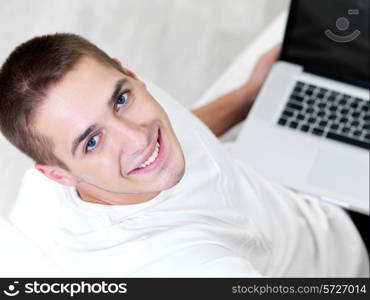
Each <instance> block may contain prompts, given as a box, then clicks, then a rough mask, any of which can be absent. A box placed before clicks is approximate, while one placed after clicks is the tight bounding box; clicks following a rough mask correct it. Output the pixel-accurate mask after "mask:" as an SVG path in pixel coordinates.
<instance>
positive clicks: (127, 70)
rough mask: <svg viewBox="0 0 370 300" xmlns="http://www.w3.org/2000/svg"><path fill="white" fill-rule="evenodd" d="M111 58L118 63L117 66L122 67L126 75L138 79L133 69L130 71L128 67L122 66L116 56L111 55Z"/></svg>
mask: <svg viewBox="0 0 370 300" xmlns="http://www.w3.org/2000/svg"><path fill="white" fill-rule="evenodd" d="M112 60H113V61H114V62H115V63H116V64H117V65H119V66H120V67H121V68H122V70H123V72H125V74H127V75H128V76H130V77H132V78H134V79H136V80H138V77H137V75H136V74H135V72H134V71H131V70H130V69H127V68H125V67H124V66H122V63H121V61H120V60H119V59H118V58H115V57H112Z"/></svg>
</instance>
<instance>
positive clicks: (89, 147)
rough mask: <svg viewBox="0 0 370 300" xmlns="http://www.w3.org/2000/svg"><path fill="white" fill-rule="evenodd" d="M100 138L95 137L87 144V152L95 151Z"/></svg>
mask: <svg viewBox="0 0 370 300" xmlns="http://www.w3.org/2000/svg"><path fill="white" fill-rule="evenodd" d="M99 139H100V137H99V136H98V135H95V136H93V137H92V138H91V139H89V141H88V142H87V144H86V147H85V151H86V152H91V151H94V150H95V148H96V147H97V145H98V143H99Z"/></svg>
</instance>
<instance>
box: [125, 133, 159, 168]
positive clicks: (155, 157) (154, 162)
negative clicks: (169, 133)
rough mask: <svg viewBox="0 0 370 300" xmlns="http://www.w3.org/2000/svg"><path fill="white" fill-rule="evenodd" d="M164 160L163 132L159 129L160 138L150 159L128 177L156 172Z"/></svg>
mask: <svg viewBox="0 0 370 300" xmlns="http://www.w3.org/2000/svg"><path fill="white" fill-rule="evenodd" d="M163 159H164V147H163V139H162V135H161V132H160V130H159V129H158V137H157V140H156V143H155V145H154V149H153V151H152V152H151V153H150V155H149V157H148V158H147V159H146V160H145V161H144V162H142V163H141V164H140V165H139V166H138V167H137V168H135V169H133V170H132V171H130V172H129V173H128V175H131V174H141V173H146V172H149V171H152V170H155V169H157V167H158V166H159V165H161V163H162V161H163Z"/></svg>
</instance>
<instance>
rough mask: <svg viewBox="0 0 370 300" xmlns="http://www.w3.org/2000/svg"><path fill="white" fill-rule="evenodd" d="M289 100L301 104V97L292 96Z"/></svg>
mask: <svg viewBox="0 0 370 300" xmlns="http://www.w3.org/2000/svg"><path fill="white" fill-rule="evenodd" d="M290 99H292V100H294V101H297V102H302V101H303V99H304V98H303V97H302V96H298V95H292V96H291V97H290Z"/></svg>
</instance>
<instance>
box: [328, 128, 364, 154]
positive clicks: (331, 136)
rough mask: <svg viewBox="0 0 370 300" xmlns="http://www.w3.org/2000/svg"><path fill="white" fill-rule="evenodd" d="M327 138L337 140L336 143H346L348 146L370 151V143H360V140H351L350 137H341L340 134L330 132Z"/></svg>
mask: <svg viewBox="0 0 370 300" xmlns="http://www.w3.org/2000/svg"><path fill="white" fill-rule="evenodd" d="M326 137H327V138H328V139H332V140H335V141H338V142H342V143H346V144H349V145H353V146H357V147H361V148H364V149H367V150H368V149H369V143H365V142H362V141H359V140H355V139H351V138H349V137H346V136H343V135H340V134H336V133H333V132H328V134H327V136H326Z"/></svg>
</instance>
